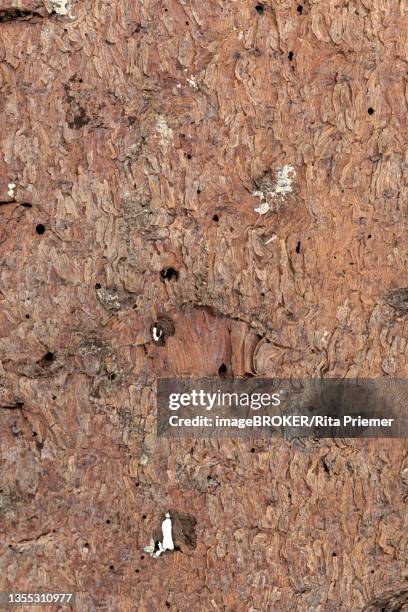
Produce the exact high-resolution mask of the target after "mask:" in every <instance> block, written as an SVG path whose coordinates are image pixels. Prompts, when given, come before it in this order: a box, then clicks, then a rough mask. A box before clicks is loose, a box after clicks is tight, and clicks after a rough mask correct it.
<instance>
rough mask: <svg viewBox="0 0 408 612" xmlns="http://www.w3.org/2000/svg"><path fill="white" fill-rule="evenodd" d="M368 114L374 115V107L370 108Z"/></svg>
mask: <svg viewBox="0 0 408 612" xmlns="http://www.w3.org/2000/svg"><path fill="white" fill-rule="evenodd" d="M367 113H368V114H369V115H374V109H373V107H372V106H370V108H369V109H368V110H367Z"/></svg>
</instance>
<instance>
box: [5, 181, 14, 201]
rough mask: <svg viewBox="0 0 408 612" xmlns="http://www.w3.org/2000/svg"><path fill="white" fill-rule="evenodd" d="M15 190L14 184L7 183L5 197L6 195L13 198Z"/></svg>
mask: <svg viewBox="0 0 408 612" xmlns="http://www.w3.org/2000/svg"><path fill="white" fill-rule="evenodd" d="M15 189H16V184H15V183H9V184H8V185H7V195H8V197H9V198H14V195H15Z"/></svg>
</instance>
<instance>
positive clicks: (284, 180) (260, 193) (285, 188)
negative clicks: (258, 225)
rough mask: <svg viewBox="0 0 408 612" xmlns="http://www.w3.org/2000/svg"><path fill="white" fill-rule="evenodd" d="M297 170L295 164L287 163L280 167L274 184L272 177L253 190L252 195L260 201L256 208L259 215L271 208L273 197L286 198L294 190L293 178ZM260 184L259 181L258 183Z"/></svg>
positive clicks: (264, 213)
mask: <svg viewBox="0 0 408 612" xmlns="http://www.w3.org/2000/svg"><path fill="white" fill-rule="evenodd" d="M295 176H296V172H295V169H294V167H293V166H291V165H289V164H286V165H285V166H282V168H279V170H278V171H277V173H276V179H275V183H274V184H273V185H272V181H270V179H269V180H268V179H266V180H265V181H262V180H261V181H260V182H259V187H260V188H259V189H258V190H257V191H253V192H252V195H253V196H254V197H255V198H259V200H260V203H259V205H258V206H257V207H255V208H254V211H255V212H257V213H258V214H259V215H266V213H267V212H269V211H270V210H271V201H270V200H271V198H284V197H285V196H287V195H288V194H289V193H292V191H293V185H292V183H293V179H294V177H295ZM257 186H258V183H257Z"/></svg>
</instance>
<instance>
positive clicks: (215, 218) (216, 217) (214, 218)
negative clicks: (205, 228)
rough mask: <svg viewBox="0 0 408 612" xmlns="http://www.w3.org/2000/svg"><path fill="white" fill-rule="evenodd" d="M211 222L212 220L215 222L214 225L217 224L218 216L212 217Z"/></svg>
mask: <svg viewBox="0 0 408 612" xmlns="http://www.w3.org/2000/svg"><path fill="white" fill-rule="evenodd" d="M212 220H213V221H215V222H216V223H218V221H219V220H220V218H219V216H218V215H213V218H212Z"/></svg>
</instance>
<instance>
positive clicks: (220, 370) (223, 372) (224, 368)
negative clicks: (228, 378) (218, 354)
mask: <svg viewBox="0 0 408 612" xmlns="http://www.w3.org/2000/svg"><path fill="white" fill-rule="evenodd" d="M226 373H227V366H226V365H225V363H222V364H221V365H220V367H219V368H218V375H219V376H220V378H225V375H226Z"/></svg>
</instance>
